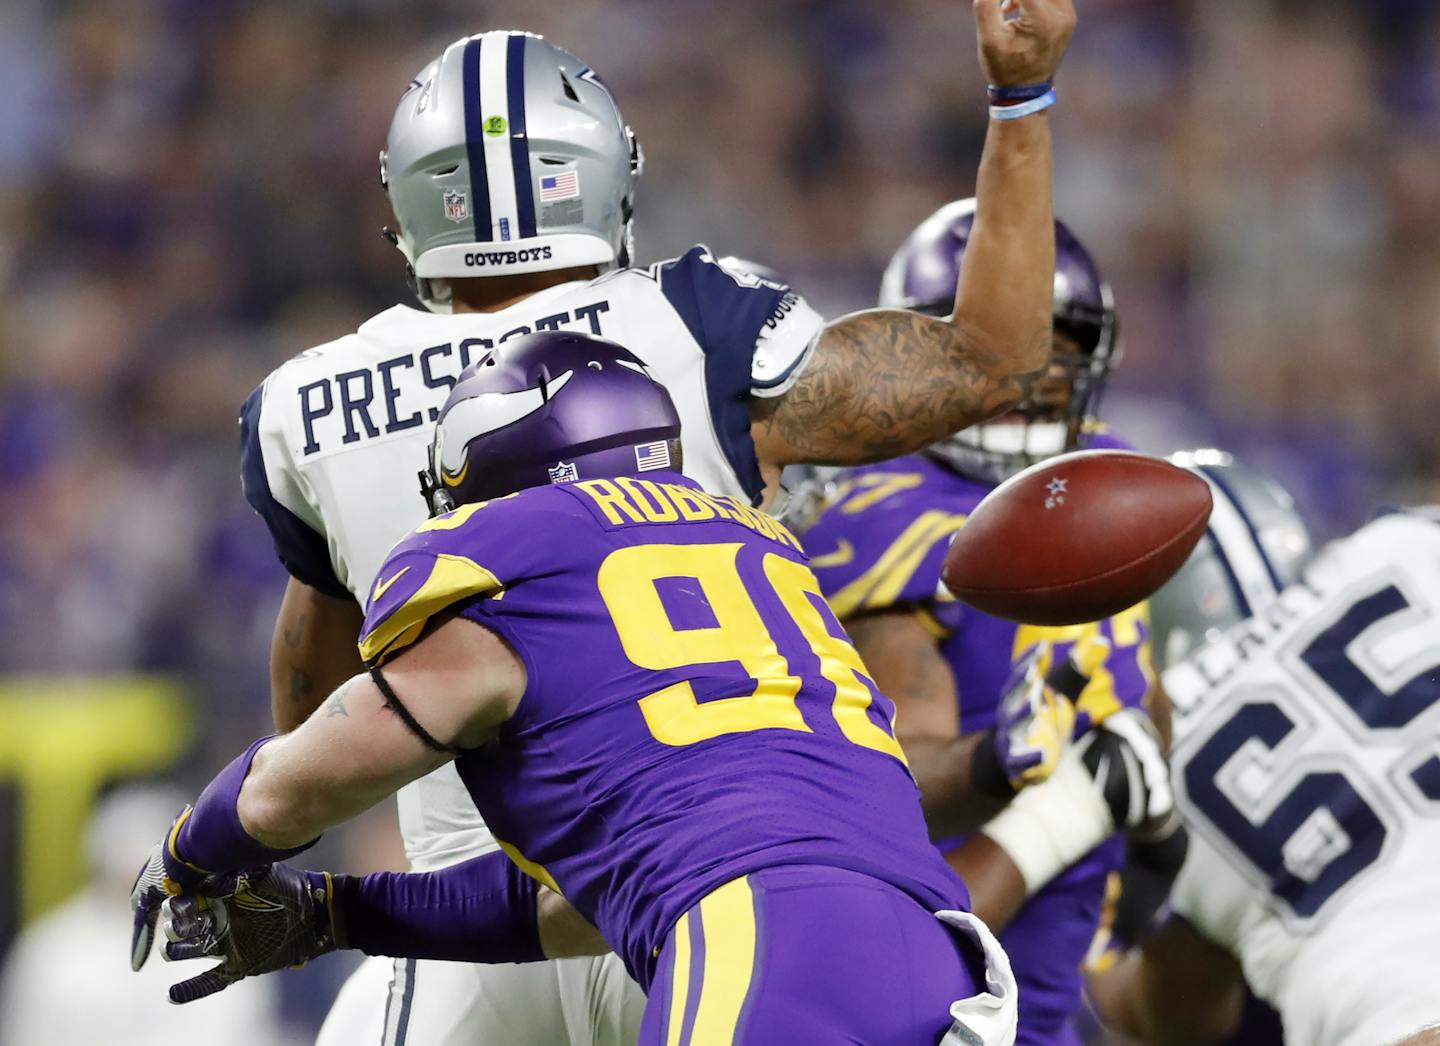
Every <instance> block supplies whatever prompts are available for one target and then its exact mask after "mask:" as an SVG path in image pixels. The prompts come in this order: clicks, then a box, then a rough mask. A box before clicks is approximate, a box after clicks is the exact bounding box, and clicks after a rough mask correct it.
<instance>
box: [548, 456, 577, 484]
mask: <svg viewBox="0 0 1440 1046" xmlns="http://www.w3.org/2000/svg"><path fill="white" fill-rule="evenodd" d="M579 478H580V470H579V469H577V468H576V467H575V463H574V462H573V461H572V462H570V463H568V464H567V463H566V462H563V461H560V462H557V463H556V464H555V465H554V466H553V467H552V468H551V469H550V482H551V483H574V482H575V481H576V480H577V479H579Z"/></svg>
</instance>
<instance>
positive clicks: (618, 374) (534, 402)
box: [420, 331, 680, 515]
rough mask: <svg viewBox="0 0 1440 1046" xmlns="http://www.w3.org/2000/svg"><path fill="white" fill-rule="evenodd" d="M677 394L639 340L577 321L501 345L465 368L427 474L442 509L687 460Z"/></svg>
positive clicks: (425, 490)
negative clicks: (591, 330)
mask: <svg viewBox="0 0 1440 1046" xmlns="http://www.w3.org/2000/svg"><path fill="white" fill-rule="evenodd" d="M679 439H680V418H679V416H678V415H677V414H676V413H675V405H674V403H673V402H671V399H670V394H669V393H668V392H666V390H665V388H664V386H662V385H660V384H659V383H658V382H656V381H655V379H653V378H652V377H650V375H649V373H648V372H647V371H646V369H645V365H644V364H642V363H641V362H640V361H639V360H638V359H637V358H636V357H635V356H634V355H633V354H631V353H630V352H629V350H627V349H625V348H622V347H621V346H619V345H617V344H616V343H615V342H613V341H608V340H606V339H604V338H596V337H591V336H589V335H582V334H575V333H571V332H568V331H542V332H540V333H538V334H529V335H525V336H524V337H521V338H516V339H514V340H513V341H510V342H507V343H506V344H504V345H502V346H500V347H499V348H495V349H491V350H490V351H489V352H487V353H486V354H485V355H484V356H483V357H481V358H480V359H479V360H477V361H475V363H473V364H472V365H471V366H469V367H467V368H466V369H465V371H464V373H462V374H461V375H460V378H459V380H458V381H457V382H456V383H455V387H454V388H453V389H451V390H450V396H449V398H448V399H447V400H446V401H445V406H444V407H442V408H441V410H440V417H439V418H438V419H437V421H436V425H435V439H434V442H433V443H432V444H431V446H430V468H429V469H428V470H427V471H425V472H422V473H421V474H420V484H421V493H422V494H423V495H424V496H425V499H426V503H427V505H429V507H430V511H431V513H432V515H438V514H440V513H442V512H448V511H450V510H451V509H453V508H454V507H455V506H456V505H462V504H467V503H470V502H474V501H484V500H487V499H489V498H495V497H501V496H503V495H506V494H513V493H515V492H516V491H520V490H525V489H527V488H529V487H537V486H543V485H545V484H550V483H573V482H575V481H577V480H583V479H598V478H602V477H610V476H625V475H633V474H637V473H641V472H649V471H657V470H660V469H677V470H678V469H679V468H680V446H679Z"/></svg>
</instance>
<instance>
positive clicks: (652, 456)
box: [635, 439, 670, 472]
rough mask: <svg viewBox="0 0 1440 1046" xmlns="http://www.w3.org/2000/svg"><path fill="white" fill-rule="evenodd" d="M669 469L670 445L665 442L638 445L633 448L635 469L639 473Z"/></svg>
mask: <svg viewBox="0 0 1440 1046" xmlns="http://www.w3.org/2000/svg"><path fill="white" fill-rule="evenodd" d="M669 467H670V444H669V443H668V442H666V441H665V440H663V439H662V440H656V441H655V442H654V443H638V444H636V446H635V468H636V469H638V470H639V471H641V472H654V471H655V470H656V469H668V468H669Z"/></svg>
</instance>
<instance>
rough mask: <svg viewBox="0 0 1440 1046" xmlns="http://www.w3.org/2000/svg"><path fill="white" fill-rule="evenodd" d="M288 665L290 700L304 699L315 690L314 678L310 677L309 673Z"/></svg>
mask: <svg viewBox="0 0 1440 1046" xmlns="http://www.w3.org/2000/svg"><path fill="white" fill-rule="evenodd" d="M289 667H290V700H291V701H306V700H308V699H309V697H310V695H311V694H312V693H314V692H315V680H313V679H311V678H310V673H308V672H305V671H303V670H301V669H299V668H296V667H295V666H294V665H291V666H289Z"/></svg>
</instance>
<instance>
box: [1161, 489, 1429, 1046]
mask: <svg viewBox="0 0 1440 1046" xmlns="http://www.w3.org/2000/svg"><path fill="white" fill-rule="evenodd" d="M1165 687H1166V690H1167V691H1168V692H1169V694H1170V696H1171V699H1172V701H1173V703H1174V706H1175V730H1176V741H1175V747H1174V753H1173V773H1174V776H1175V779H1176V795H1177V797H1178V799H1179V801H1180V803H1181V805H1182V809H1183V810H1184V813H1185V815H1186V820H1187V821H1188V822H1189V823H1190V825H1191V826H1192V827H1191V843H1190V853H1189V857H1188V859H1187V861H1186V864H1185V867H1184V869H1183V870H1182V872H1181V874H1180V877H1179V879H1178V880H1177V883H1176V887H1175V892H1174V895H1173V903H1174V906H1175V909H1176V911H1177V912H1179V914H1181V915H1183V916H1184V917H1185V918H1187V919H1188V920H1189V921H1190V922H1192V923H1193V924H1194V925H1195V926H1196V928H1197V929H1199V930H1200V932H1201V933H1203V934H1204V935H1206V936H1207V937H1209V938H1211V939H1212V940H1214V941H1216V942H1217V943H1219V944H1221V945H1222V946H1224V947H1225V948H1227V949H1229V950H1230V951H1232V952H1233V953H1234V954H1235V955H1236V956H1238V957H1239V958H1240V961H1241V963H1242V965H1243V967H1244V970H1245V976H1246V979H1247V980H1248V981H1249V982H1250V985H1251V986H1252V987H1253V989H1254V990H1255V992H1256V994H1258V995H1260V996H1261V997H1262V998H1264V999H1265V1000H1266V1001H1267V1002H1269V1003H1271V1004H1272V1005H1274V1006H1275V1007H1276V1008H1277V1009H1278V1010H1279V1011H1280V1013H1281V1015H1282V1017H1283V1019H1284V1022H1285V1029H1286V1037H1287V1040H1288V1041H1290V1042H1294V1043H1326V1044H1327V1046H1361V1044H1372V1046H1373V1044H1375V1043H1382V1042H1391V1041H1394V1040H1396V1039H1399V1038H1401V1037H1403V1036H1404V1035H1406V1034H1407V1033H1409V1032H1413V1031H1415V1030H1416V1029H1418V1028H1420V1027H1422V1026H1424V1025H1426V1024H1428V1023H1432V1022H1436V1021H1440V988H1437V986H1440V946H1437V943H1436V942H1437V941H1440V904H1437V903H1436V899H1437V896H1440V895H1437V889H1440V886H1437V884H1440V878H1437V871H1436V869H1437V868H1440V517H1434V516H1428V515H1425V514H1422V513H1396V514H1392V515H1388V516H1384V517H1382V518H1380V519H1378V520H1376V521H1375V522H1372V523H1370V524H1369V525H1368V526H1366V527H1364V528H1362V529H1361V530H1359V531H1358V532H1356V533H1355V534H1353V535H1352V536H1350V537H1349V538H1346V539H1344V540H1343V541H1340V542H1337V543H1335V544H1334V545H1331V546H1330V547H1329V548H1328V549H1326V550H1325V551H1324V552H1323V553H1322V554H1321V556H1320V557H1319V558H1318V559H1317V560H1316V561H1315V563H1314V564H1313V565H1312V566H1311V567H1310V569H1309V570H1308V571H1307V572H1306V575H1305V579H1304V581H1303V583H1301V584H1298V585H1294V586H1292V587H1291V588H1289V589H1286V590H1285V591H1284V592H1283V593H1282V594H1281V596H1280V598H1279V600H1278V601H1277V603H1276V604H1275V605H1274V607H1273V608H1272V609H1270V610H1269V611H1267V612H1265V613H1264V614H1263V615H1261V616H1259V617H1256V618H1252V619H1250V620H1249V621H1246V622H1244V623H1242V624H1241V625H1238V626H1236V628H1235V629H1233V630H1231V631H1230V632H1229V633H1228V634H1226V635H1225V636H1224V637H1223V638H1221V639H1220V640H1217V641H1216V642H1214V643H1212V644H1210V645H1208V646H1206V647H1202V648H1201V649H1200V650H1199V651H1197V652H1196V654H1194V655H1193V656H1192V657H1191V658H1190V659H1189V660H1187V661H1185V662H1182V663H1181V664H1179V665H1177V666H1175V667H1174V668H1172V669H1171V670H1169V671H1168V672H1167V673H1166V675H1165Z"/></svg>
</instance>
